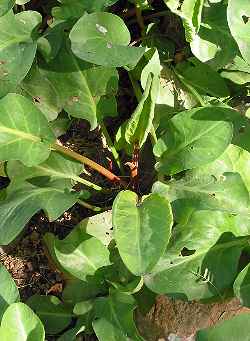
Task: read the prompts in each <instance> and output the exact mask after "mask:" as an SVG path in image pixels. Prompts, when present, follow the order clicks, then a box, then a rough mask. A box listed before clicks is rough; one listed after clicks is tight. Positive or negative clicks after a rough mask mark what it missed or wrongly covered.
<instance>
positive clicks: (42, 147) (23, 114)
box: [0, 94, 55, 167]
mask: <svg viewBox="0 0 250 341" xmlns="http://www.w3.org/2000/svg"><path fill="white" fill-rule="evenodd" d="M0 111H1V117H0V142H1V145H0V160H20V161H22V162H23V163H24V164H25V165H27V166H29V167H30V166H33V165H36V164H39V163H41V162H43V161H44V160H46V159H47V158H48V157H49V154H50V148H49V144H50V143H52V142H54V141H55V137H54V134H53V132H52V130H51V129H50V128H49V126H48V122H47V120H46V118H45V117H44V115H43V114H42V113H41V112H40V110H38V109H37V108H36V106H35V105H34V104H33V103H32V102H30V101H29V100H28V99H26V98H25V97H22V96H20V95H16V94H8V95H7V96H5V97H4V98H2V99H1V100H0Z"/></svg>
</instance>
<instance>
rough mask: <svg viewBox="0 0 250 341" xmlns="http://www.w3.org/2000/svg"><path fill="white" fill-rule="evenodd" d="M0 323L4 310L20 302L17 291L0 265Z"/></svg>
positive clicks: (7, 273) (10, 278)
mask: <svg viewBox="0 0 250 341" xmlns="http://www.w3.org/2000/svg"><path fill="white" fill-rule="evenodd" d="M0 278H1V282H0V322H1V319H2V317H3V314H4V312H5V310H6V309H7V308H8V306H9V305H10V304H12V303H15V302H18V301H19V300H20V296H19V291H18V289H17V286H16V284H15V282H14V280H13V279H12V277H11V275H10V274H9V272H8V271H7V270H6V268H5V267H4V266H3V265H0Z"/></svg>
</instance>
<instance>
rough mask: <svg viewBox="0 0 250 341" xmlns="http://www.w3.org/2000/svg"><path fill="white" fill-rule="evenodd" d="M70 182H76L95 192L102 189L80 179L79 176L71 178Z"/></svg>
mask: <svg viewBox="0 0 250 341" xmlns="http://www.w3.org/2000/svg"><path fill="white" fill-rule="evenodd" d="M72 180H74V181H77V182H80V183H81V184H83V185H85V186H88V187H90V188H93V189H94V190H96V191H102V187H100V186H98V185H96V184H94V183H93V182H90V181H88V180H85V179H83V178H80V176H75V177H72Z"/></svg>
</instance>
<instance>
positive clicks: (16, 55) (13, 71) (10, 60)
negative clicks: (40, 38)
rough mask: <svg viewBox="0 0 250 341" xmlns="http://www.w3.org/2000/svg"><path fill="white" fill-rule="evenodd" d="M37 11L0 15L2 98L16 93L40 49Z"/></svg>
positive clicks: (38, 15)
mask: <svg viewBox="0 0 250 341" xmlns="http://www.w3.org/2000/svg"><path fill="white" fill-rule="evenodd" d="M41 21H42V17H41V15H40V14H39V13H38V12H32V11H25V12H22V13H19V14H17V15H15V16H14V14H13V13H12V12H9V13H7V14H6V15H4V16H3V17H0V98H1V97H3V96H5V95H6V94H7V93H8V92H14V91H15V89H16V87H17V85H18V84H19V83H20V82H21V81H22V80H23V78H24V77H25V76H26V74H27V73H28V71H29V69H30V67H31V65H32V63H33V60H34V57H35V53H36V48H37V42H36V39H37V32H36V31H37V26H38V25H39V24H40V22H41Z"/></svg>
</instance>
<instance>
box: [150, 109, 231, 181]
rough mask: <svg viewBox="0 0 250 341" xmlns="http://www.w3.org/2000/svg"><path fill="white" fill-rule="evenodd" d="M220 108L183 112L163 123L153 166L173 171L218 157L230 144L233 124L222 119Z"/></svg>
mask: <svg viewBox="0 0 250 341" xmlns="http://www.w3.org/2000/svg"><path fill="white" fill-rule="evenodd" d="M226 110H227V109H225V108H221V107H202V108H195V109H192V110H189V111H183V112H181V113H179V114H177V115H175V116H174V117H173V118H171V119H170V120H168V121H167V123H166V133H165V134H164V135H163V136H162V137H161V138H160V139H159V140H158V142H157V144H156V145H155V147H154V154H155V155H156V156H157V157H159V158H160V160H159V162H158V163H157V164H156V169H157V170H158V171H159V172H161V173H164V174H170V175H172V174H176V173H178V172H180V171H182V170H185V169H190V168H194V167H198V166H201V165H204V164H207V163H209V162H212V161H213V160H215V159H216V158H218V157H219V156H220V155H221V154H222V153H223V152H224V151H225V149H226V148H227V147H228V146H229V144H230V142H231V139H232V134H233V127H232V124H231V123H230V122H225V121H222V120H221V117H220V116H221V115H220V112H223V111H226Z"/></svg>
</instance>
